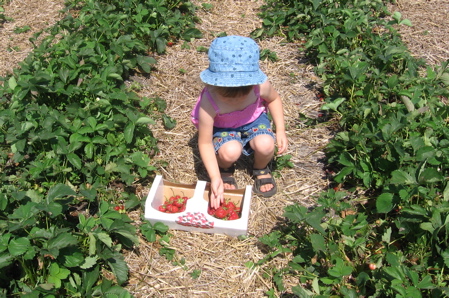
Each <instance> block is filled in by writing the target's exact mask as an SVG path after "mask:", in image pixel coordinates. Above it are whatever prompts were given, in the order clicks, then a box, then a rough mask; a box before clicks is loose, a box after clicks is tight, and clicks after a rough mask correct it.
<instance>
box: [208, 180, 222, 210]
mask: <svg viewBox="0 0 449 298" xmlns="http://www.w3.org/2000/svg"><path fill="white" fill-rule="evenodd" d="M210 190H211V193H210V206H211V207H212V208H218V207H220V203H222V202H223V201H224V196H223V192H224V186H223V180H221V178H218V179H214V180H212V181H211V183H210Z"/></svg>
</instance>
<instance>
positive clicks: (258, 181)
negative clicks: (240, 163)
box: [253, 166, 277, 198]
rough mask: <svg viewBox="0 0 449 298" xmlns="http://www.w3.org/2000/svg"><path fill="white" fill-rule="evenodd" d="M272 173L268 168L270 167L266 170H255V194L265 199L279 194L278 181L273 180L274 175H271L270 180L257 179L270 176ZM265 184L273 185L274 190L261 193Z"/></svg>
mask: <svg viewBox="0 0 449 298" xmlns="http://www.w3.org/2000/svg"><path fill="white" fill-rule="evenodd" d="M270 173H271V171H270V169H269V168H268V166H267V167H266V168H265V169H261V170H257V169H253V176H255V180H254V193H256V194H258V195H261V196H263V197H265V198H268V197H271V196H273V195H275V194H276V193H277V185H276V181H275V180H274V178H273V175H271V177H270V178H260V179H259V178H257V176H260V175H265V174H270ZM265 184H273V188H272V189H270V190H269V191H261V190H260V188H261V186H263V185H265Z"/></svg>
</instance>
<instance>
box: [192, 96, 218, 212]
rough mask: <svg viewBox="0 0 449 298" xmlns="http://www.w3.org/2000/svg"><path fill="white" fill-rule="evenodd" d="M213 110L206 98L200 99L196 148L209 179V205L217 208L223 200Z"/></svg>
mask: <svg viewBox="0 0 449 298" xmlns="http://www.w3.org/2000/svg"><path fill="white" fill-rule="evenodd" d="M214 117H215V111H214V109H213V107H212V105H211V104H210V102H209V101H208V100H202V101H201V105H200V110H199V115H198V118H199V124H198V148H199V150H200V155H201V159H202V161H203V163H204V166H205V167H206V170H207V173H208V174H209V177H210V179H211V193H210V200H211V201H210V203H211V207H213V208H218V207H219V206H220V202H223V200H224V198H223V192H224V185H223V180H222V179H221V175H220V169H219V167H218V162H217V157H216V155H215V149H214V145H213V143H212V136H213V126H214Z"/></svg>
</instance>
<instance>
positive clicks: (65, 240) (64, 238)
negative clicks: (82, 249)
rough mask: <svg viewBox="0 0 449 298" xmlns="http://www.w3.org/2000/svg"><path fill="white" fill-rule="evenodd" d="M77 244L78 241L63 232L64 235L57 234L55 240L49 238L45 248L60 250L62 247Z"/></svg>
mask: <svg viewBox="0 0 449 298" xmlns="http://www.w3.org/2000/svg"><path fill="white" fill-rule="evenodd" d="M77 243H78V240H77V238H76V237H75V236H73V235H72V234H70V233H66V232H64V233H61V234H59V235H58V236H56V237H55V238H51V239H50V240H48V244H47V248H48V249H53V248H57V249H61V248H64V247H68V246H72V245H76V244H77Z"/></svg>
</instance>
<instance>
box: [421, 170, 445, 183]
mask: <svg viewBox="0 0 449 298" xmlns="http://www.w3.org/2000/svg"><path fill="white" fill-rule="evenodd" d="M418 179H419V182H421V183H436V182H440V181H443V179H444V176H443V175H442V174H441V173H440V172H438V170H437V169H434V168H426V169H424V171H422V172H421V173H420V174H419V177H418Z"/></svg>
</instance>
